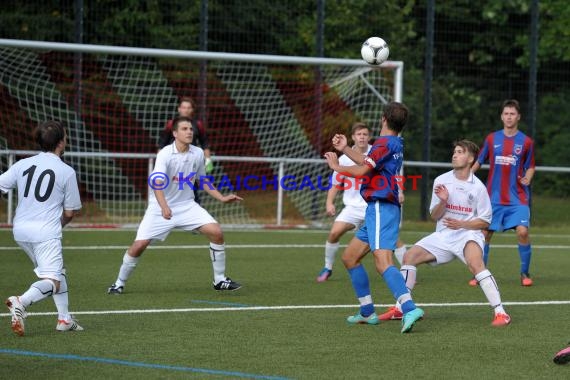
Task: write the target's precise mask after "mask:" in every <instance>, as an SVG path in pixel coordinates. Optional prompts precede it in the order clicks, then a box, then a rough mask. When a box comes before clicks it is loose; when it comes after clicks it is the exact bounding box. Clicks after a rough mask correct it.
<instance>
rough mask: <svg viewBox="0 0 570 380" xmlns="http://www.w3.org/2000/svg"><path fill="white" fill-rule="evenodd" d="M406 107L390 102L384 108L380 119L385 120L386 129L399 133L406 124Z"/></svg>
mask: <svg viewBox="0 0 570 380" xmlns="http://www.w3.org/2000/svg"><path fill="white" fill-rule="evenodd" d="M408 113H409V111H408V107H406V106H405V105H404V104H402V103H399V102H390V103H388V104H386V105H385V106H384V112H383V113H382V117H384V118H385V119H386V122H387V123H388V128H390V129H391V130H393V131H394V132H397V133H400V132H402V130H403V129H404V127H405V126H406V124H407V123H408Z"/></svg>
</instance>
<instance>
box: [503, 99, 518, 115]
mask: <svg viewBox="0 0 570 380" xmlns="http://www.w3.org/2000/svg"><path fill="white" fill-rule="evenodd" d="M507 107H512V108H514V109H516V110H517V112H518V113H519V114H520V113H521V106H520V105H519V101H518V100H515V99H507V100H505V101H504V102H503V106H502V107H501V113H503V111H504V110H505V108H507Z"/></svg>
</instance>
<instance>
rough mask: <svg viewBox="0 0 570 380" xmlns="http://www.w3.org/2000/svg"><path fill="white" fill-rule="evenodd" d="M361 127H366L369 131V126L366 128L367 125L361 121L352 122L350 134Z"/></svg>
mask: <svg viewBox="0 0 570 380" xmlns="http://www.w3.org/2000/svg"><path fill="white" fill-rule="evenodd" d="M361 129H368V131H369V132H370V128H368V125H366V124H365V123H362V122H357V123H354V124H352V128H351V129H350V134H351V135H354V134H355V133H356V132H358V131H360V130H361Z"/></svg>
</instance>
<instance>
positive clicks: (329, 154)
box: [325, 152, 338, 170]
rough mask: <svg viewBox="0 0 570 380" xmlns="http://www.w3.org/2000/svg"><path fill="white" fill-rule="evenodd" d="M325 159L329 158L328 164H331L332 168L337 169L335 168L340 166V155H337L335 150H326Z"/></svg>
mask: <svg viewBox="0 0 570 380" xmlns="http://www.w3.org/2000/svg"><path fill="white" fill-rule="evenodd" d="M325 159H326V160H327V164H328V165H329V168H331V169H332V170H335V168H336V167H337V166H338V157H337V155H336V153H335V152H326V153H325Z"/></svg>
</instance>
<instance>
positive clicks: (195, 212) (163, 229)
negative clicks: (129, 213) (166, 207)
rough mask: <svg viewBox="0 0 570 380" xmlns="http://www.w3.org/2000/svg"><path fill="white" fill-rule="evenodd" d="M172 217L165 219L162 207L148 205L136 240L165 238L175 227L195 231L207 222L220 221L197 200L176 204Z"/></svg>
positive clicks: (172, 208)
mask: <svg viewBox="0 0 570 380" xmlns="http://www.w3.org/2000/svg"><path fill="white" fill-rule="evenodd" d="M170 209H171V210H172V217H171V218H170V219H164V218H163V217H162V213H161V211H160V207H156V208H155V207H148V208H147V209H146V212H145V213H144V217H143V219H142V221H141V224H140V225H139V228H138V231H137V237H136V238H135V240H164V239H166V237H167V236H168V234H169V233H170V231H172V230H173V229H175V228H180V229H182V230H184V231H193V230H196V229H198V228H200V227H202V226H203V225H205V224H210V223H218V222H217V221H216V219H214V218H213V217H212V215H210V214H209V213H208V211H206V210H205V209H203V208H202V207H201V206H200V205H199V204H198V203H196V202H188V203H184V204H182V205H175V206H173V207H171V208H170Z"/></svg>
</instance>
